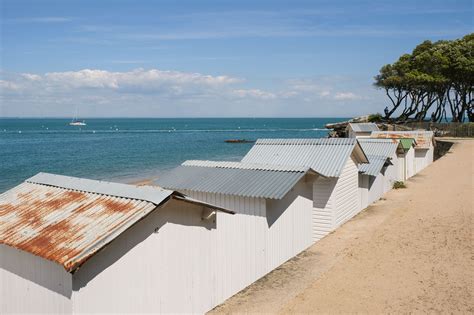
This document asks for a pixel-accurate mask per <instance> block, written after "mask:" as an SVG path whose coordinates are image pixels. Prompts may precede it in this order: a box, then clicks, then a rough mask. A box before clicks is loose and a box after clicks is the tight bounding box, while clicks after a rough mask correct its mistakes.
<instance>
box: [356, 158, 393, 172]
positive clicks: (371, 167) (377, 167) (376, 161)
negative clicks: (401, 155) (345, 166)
mask: <svg viewBox="0 0 474 315" xmlns="http://www.w3.org/2000/svg"><path fill="white" fill-rule="evenodd" d="M367 157H368V159H369V163H368V164H360V165H359V172H361V173H364V174H367V175H371V176H377V175H378V174H379V173H380V171H381V170H382V168H383V167H384V165H385V164H386V163H390V162H389V159H388V158H386V157H383V156H380V155H368V156H367Z"/></svg>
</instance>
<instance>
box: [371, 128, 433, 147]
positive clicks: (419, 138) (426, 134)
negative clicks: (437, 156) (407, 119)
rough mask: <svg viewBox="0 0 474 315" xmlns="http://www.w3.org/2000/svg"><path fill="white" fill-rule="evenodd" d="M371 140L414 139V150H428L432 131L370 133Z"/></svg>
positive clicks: (431, 139)
mask: <svg viewBox="0 0 474 315" xmlns="http://www.w3.org/2000/svg"><path fill="white" fill-rule="evenodd" d="M371 137H372V138H379V139H380V138H381V139H383V138H385V139H386V138H393V139H403V138H411V139H415V142H416V144H415V149H429V148H430V147H431V146H432V145H433V141H434V134H433V131H425V130H412V131H372V133H371Z"/></svg>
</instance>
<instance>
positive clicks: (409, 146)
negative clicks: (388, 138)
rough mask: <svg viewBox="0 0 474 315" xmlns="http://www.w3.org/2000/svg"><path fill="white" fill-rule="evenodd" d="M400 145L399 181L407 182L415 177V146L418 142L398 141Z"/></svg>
mask: <svg viewBox="0 0 474 315" xmlns="http://www.w3.org/2000/svg"><path fill="white" fill-rule="evenodd" d="M397 140H398V141H399V142H400V145H399V146H398V149H397V158H398V177H397V178H398V179H397V180H398V181H402V182H404V181H406V180H407V179H409V178H410V177H412V176H413V175H415V146H416V140H415V139H411V138H401V139H397Z"/></svg>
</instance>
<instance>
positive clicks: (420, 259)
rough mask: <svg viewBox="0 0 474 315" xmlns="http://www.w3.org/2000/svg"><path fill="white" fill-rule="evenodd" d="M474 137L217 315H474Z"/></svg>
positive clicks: (454, 147) (218, 309) (246, 290)
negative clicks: (418, 314) (438, 314)
mask: <svg viewBox="0 0 474 315" xmlns="http://www.w3.org/2000/svg"><path fill="white" fill-rule="evenodd" d="M473 158H474V140H462V141H457V143H455V145H454V146H453V147H452V148H451V150H450V152H448V154H446V155H445V156H444V157H442V158H441V159H440V160H438V161H436V162H435V163H433V164H432V165H430V166H429V167H428V168H426V169H424V170H423V171H422V172H420V173H419V174H417V175H416V176H414V177H413V178H411V179H410V180H408V181H407V183H406V184H407V188H406V189H399V190H392V191H390V192H389V193H387V194H386V195H385V196H384V198H383V199H382V200H380V201H378V202H377V203H375V204H374V205H372V206H370V207H369V208H367V209H366V210H364V211H362V212H361V213H360V214H359V215H357V216H356V217H355V218H353V219H352V220H350V221H349V222H347V223H346V224H344V225H343V226H342V227H340V228H339V229H337V230H336V231H335V232H333V233H331V234H330V235H328V236H327V237H325V238H324V239H323V240H321V241H320V242H318V243H316V244H314V245H313V246H311V247H310V248H309V249H307V250H306V251H304V252H303V253H301V254H300V255H298V256H297V257H295V258H293V259H292V260H290V261H288V262H287V263H285V264H283V265H282V266H280V267H279V268H278V269H276V270H274V271H273V272H271V273H270V274H268V275H267V276H266V277H264V278H262V279H261V280H259V281H257V282H256V283H254V284H253V285H251V286H250V287H248V288H247V289H245V290H244V291H242V292H240V293H238V294H237V295H235V296H234V297H232V298H230V299H229V300H228V301H226V303H224V304H223V305H221V306H219V307H217V308H216V309H214V310H213V311H211V313H212V312H214V313H243V312H244V313H282V314H284V313H354V312H362V313H387V312H392V313H393V312H396V313H399V312H402V313H406V312H430V313H432V312H442V313H447V312H450V313H451V312H455V313H472V312H474V302H473V293H474V280H473V279H474V251H473V247H474V242H473V227H472V218H473V212H474V209H473V199H474V193H473V192H474V189H473V188H474V187H473V178H474V173H473V160H474V159H473Z"/></svg>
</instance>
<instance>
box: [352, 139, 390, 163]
mask: <svg viewBox="0 0 474 315" xmlns="http://www.w3.org/2000/svg"><path fill="white" fill-rule="evenodd" d="M357 140H359V143H360V146H361V147H362V149H363V150H364V152H365V154H366V155H367V157H368V156H369V155H377V156H382V157H385V158H389V157H392V156H393V155H394V154H395V153H396V151H397V147H398V145H399V142H398V140H396V139H373V138H358V139H357ZM369 161H370V158H369Z"/></svg>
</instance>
